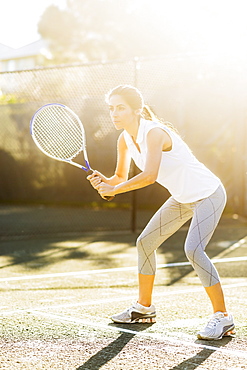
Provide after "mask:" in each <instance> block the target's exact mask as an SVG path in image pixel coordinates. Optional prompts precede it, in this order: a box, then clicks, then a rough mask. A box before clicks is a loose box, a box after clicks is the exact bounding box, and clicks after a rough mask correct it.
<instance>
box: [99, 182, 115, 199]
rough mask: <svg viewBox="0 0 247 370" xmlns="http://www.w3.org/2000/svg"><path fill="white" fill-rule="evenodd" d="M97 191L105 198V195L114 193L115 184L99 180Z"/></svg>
mask: <svg viewBox="0 0 247 370" xmlns="http://www.w3.org/2000/svg"><path fill="white" fill-rule="evenodd" d="M97 190H98V193H99V195H100V196H101V197H102V198H103V199H105V197H114V196H115V195H116V194H115V192H114V190H115V186H111V185H108V184H106V183H105V182H101V183H100V184H99V185H98V189H97Z"/></svg>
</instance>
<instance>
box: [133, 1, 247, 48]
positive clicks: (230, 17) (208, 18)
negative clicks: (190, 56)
mask: <svg viewBox="0 0 247 370" xmlns="http://www.w3.org/2000/svg"><path fill="white" fill-rule="evenodd" d="M138 1H140V0H138ZM152 4H153V6H155V8H156V11H157V10H158V13H159V19H160V26H161V27H160V32H161V33H162V32H163V29H164V22H165V21H166V20H167V19H168V20H169V25H171V27H172V31H171V33H173V36H175V38H176V40H178V42H180V43H181V44H182V45H183V47H184V51H185V52H186V51H187V52H190V51H206V52H210V53H216V54H221V53H233V54H238V55H242V54H245V53H246V42H247V27H246V10H247V3H246V2H245V1H242V0H236V1H234V2H233V1H222V0H214V1H213V0H207V1H204V0H202V1H201V0H187V1H183V0H177V1H176V0H175V1H173V2H171V1H169V2H168V1H166V0H164V1H163V0H153V1H152ZM162 19H163V22H162Z"/></svg>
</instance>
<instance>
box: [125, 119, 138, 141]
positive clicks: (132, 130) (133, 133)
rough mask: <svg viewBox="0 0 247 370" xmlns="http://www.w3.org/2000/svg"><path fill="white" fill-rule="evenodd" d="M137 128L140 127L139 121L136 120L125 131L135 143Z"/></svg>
mask: <svg viewBox="0 0 247 370" xmlns="http://www.w3.org/2000/svg"><path fill="white" fill-rule="evenodd" d="M139 126H140V119H138V120H136V121H135V122H132V124H131V125H130V126H129V127H128V128H126V131H127V132H128V134H129V135H130V136H131V137H132V139H133V140H134V141H136V138H137V135H138V130H139Z"/></svg>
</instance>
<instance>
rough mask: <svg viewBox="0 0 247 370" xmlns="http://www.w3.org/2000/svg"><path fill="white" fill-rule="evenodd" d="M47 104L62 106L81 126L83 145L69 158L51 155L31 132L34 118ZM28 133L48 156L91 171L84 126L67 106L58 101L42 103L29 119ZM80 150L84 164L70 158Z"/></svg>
mask: <svg viewBox="0 0 247 370" xmlns="http://www.w3.org/2000/svg"><path fill="white" fill-rule="evenodd" d="M49 106H58V107H63V108H65V109H66V110H67V111H68V112H69V113H70V114H72V116H74V117H75V118H76V120H77V122H78V124H79V126H80V128H81V132H82V137H83V145H82V146H81V148H80V149H79V150H78V151H77V152H76V153H75V154H74V155H73V156H71V157H70V158H68V159H64V158H58V157H54V156H52V155H50V154H49V153H47V152H46V151H45V150H43V148H42V146H41V145H40V144H39V142H38V140H37V139H36V137H35V134H34V132H33V125H34V122H35V118H36V116H37V115H38V114H39V113H40V111H42V110H44V109H46V108H48V107H49ZM30 134H31V136H32V138H33V141H34V142H35V144H36V145H37V147H38V148H39V149H40V150H41V151H42V152H43V153H44V154H45V155H47V156H48V157H50V158H52V159H55V160H57V161H60V162H65V163H69V164H71V165H72V166H75V167H78V168H80V169H82V170H84V171H86V172H89V171H93V170H92V168H91V167H90V164H89V161H88V156H87V151H86V136H85V130H84V127H83V125H82V123H81V120H80V118H79V117H78V116H77V114H75V113H74V112H73V111H72V110H71V109H70V108H68V107H67V106H66V105H64V104H60V103H49V104H45V105H43V106H42V107H40V108H39V109H38V110H37V111H36V112H35V113H34V115H33V117H32V119H31V121H30ZM81 152H83V155H84V160H85V166H82V165H81V164H79V163H76V162H74V161H72V158H74V157H76V156H77V155H79V154H80V153H81Z"/></svg>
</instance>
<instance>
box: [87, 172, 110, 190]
mask: <svg viewBox="0 0 247 370" xmlns="http://www.w3.org/2000/svg"><path fill="white" fill-rule="evenodd" d="M87 180H89V181H90V184H91V185H92V187H93V188H94V189H96V190H98V188H99V184H100V183H101V182H102V181H103V182H104V181H105V180H106V178H105V176H103V175H102V174H101V173H100V172H98V171H93V173H92V174H91V175H89V176H87Z"/></svg>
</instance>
